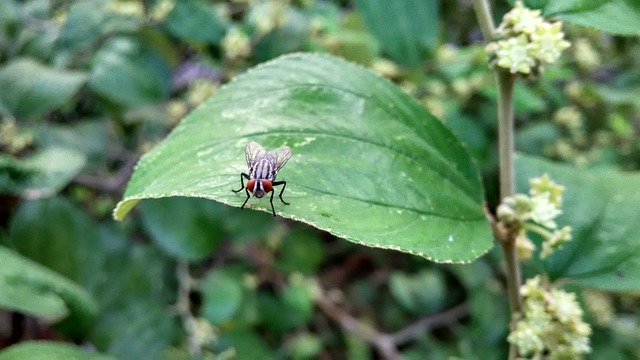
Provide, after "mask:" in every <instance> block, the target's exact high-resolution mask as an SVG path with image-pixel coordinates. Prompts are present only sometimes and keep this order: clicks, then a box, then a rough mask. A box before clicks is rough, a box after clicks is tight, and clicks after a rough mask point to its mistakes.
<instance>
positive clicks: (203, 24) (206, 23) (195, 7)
mask: <svg viewBox="0 0 640 360" xmlns="http://www.w3.org/2000/svg"><path fill="white" fill-rule="evenodd" d="M165 25H166V26H167V30H169V32H170V33H171V34H173V35H175V36H177V37H178V38H181V39H184V40H187V41H195V42H202V43H207V44H216V43H218V42H219V41H220V40H221V39H222V36H224V33H225V30H226V29H225V25H224V23H223V22H222V19H220V17H219V16H218V15H217V14H216V12H215V10H214V9H213V8H212V7H211V6H209V5H207V3H206V2H204V1H200V0H181V1H177V2H176V3H175V6H174V7H173V9H172V10H171V12H170V13H169V14H168V15H167V18H166V23H165Z"/></svg>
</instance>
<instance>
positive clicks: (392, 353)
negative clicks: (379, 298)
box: [316, 298, 469, 360]
mask: <svg viewBox="0 0 640 360" xmlns="http://www.w3.org/2000/svg"><path fill="white" fill-rule="evenodd" d="M316 305H318V307H319V308H320V309H321V310H322V311H323V312H324V313H325V314H326V315H327V316H328V317H330V318H331V319H333V320H334V321H335V322H337V323H338V324H339V325H340V326H341V327H342V328H343V329H344V330H346V331H348V332H350V333H353V334H354V335H356V336H357V337H359V338H361V339H363V340H365V341H366V342H367V343H369V344H370V345H372V346H373V347H375V348H376V349H377V351H378V352H379V353H380V355H381V356H382V357H383V358H384V359H389V360H395V359H400V358H401V356H400V353H399V352H398V348H397V347H398V346H399V345H402V344H404V343H406V342H408V341H410V340H412V339H413V338H415V337H416V336H418V335H419V334H421V333H423V332H425V331H427V330H428V329H432V328H435V327H438V326H442V325H446V324H451V323H453V322H456V321H457V320H458V319H460V318H461V317H463V316H465V315H467V314H468V313H469V307H468V306H467V304H466V303H463V304H460V305H457V306H455V307H453V308H451V309H449V310H446V311H444V312H441V313H438V314H435V315H429V316H427V317H425V318H423V319H420V320H418V321H416V322H415V323H413V324H411V325H409V326H407V327H406V328H404V329H401V330H399V331H397V332H395V333H393V334H387V333H383V332H380V331H378V330H376V329H375V328H373V327H372V326H370V325H367V324H365V323H363V322H362V321H359V320H358V319H356V318H355V317H353V316H351V315H350V314H349V313H347V312H346V311H345V310H343V309H342V308H340V307H339V306H337V305H336V304H334V303H333V302H331V301H330V300H328V299H326V298H320V299H318V300H316Z"/></svg>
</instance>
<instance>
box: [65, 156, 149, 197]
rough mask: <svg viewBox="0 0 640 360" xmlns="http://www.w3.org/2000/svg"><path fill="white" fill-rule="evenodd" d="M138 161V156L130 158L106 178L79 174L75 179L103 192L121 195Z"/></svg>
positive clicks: (81, 183) (78, 182) (76, 181)
mask: <svg viewBox="0 0 640 360" xmlns="http://www.w3.org/2000/svg"><path fill="white" fill-rule="evenodd" d="M137 161H138V159H137V158H134V157H132V158H129V159H128V160H127V162H126V163H125V164H124V165H123V166H122V167H121V168H120V169H119V170H118V172H116V173H115V174H114V175H112V176H110V177H108V178H104V177H100V176H97V175H89V174H78V176H76V177H75V179H73V181H74V182H75V183H76V184H79V185H82V186H86V187H88V188H91V189H94V190H98V191H101V192H105V193H109V194H115V195H120V194H121V193H122V191H123V188H124V185H125V183H126V182H127V180H128V179H129V177H130V176H131V173H132V172H133V168H134V166H135V165H136V162H137Z"/></svg>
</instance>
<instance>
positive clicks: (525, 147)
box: [516, 121, 560, 156]
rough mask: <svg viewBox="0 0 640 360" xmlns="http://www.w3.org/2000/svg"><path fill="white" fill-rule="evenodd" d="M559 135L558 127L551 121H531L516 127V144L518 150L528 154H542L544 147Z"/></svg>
mask: <svg viewBox="0 0 640 360" xmlns="http://www.w3.org/2000/svg"><path fill="white" fill-rule="evenodd" d="M559 137H560V131H559V129H558V127H557V126H556V125H555V124H553V123H551V122H543V121H540V122H532V123H530V124H527V125H525V126H524V127H523V128H521V129H518V132H517V133H516V144H517V148H518V151H522V152H524V153H527V154H529V155H537V156H543V155H544V154H545V149H546V148H547V147H548V146H550V145H552V144H553V143H554V142H555V141H556V140H558V138H559Z"/></svg>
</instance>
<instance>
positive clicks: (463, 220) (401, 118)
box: [114, 54, 492, 262]
mask: <svg viewBox="0 0 640 360" xmlns="http://www.w3.org/2000/svg"><path fill="white" fill-rule="evenodd" d="M250 141H258V142H259V143H261V144H262V145H263V146H265V147H266V148H267V149H272V148H275V147H278V146H282V145H288V146H290V147H291V148H292V151H293V156H292V158H291V160H289V163H288V164H287V165H286V166H285V167H284V168H283V169H282V171H281V172H280V174H279V177H278V179H279V180H285V181H287V188H286V191H285V192H284V195H283V197H284V199H285V200H286V201H288V202H290V203H291V205H288V206H287V205H284V204H282V203H281V202H280V201H279V200H278V199H277V197H276V199H274V206H275V207H276V209H277V210H278V212H279V213H280V214H281V215H283V216H286V217H289V218H292V219H295V220H298V221H302V222H305V223H308V224H311V225H313V226H315V227H317V228H319V229H323V230H327V231H330V232H331V233H332V234H334V235H337V236H339V237H343V238H346V239H347V240H350V241H353V242H356V243H359V244H363V245H368V246H373V247H380V248H386V249H395V250H399V251H404V252H409V253H413V254H418V255H421V256H423V257H426V258H429V259H432V260H434V261H441V262H468V261H471V260H473V259H475V258H477V257H478V256H480V255H482V254H483V253H485V252H486V251H487V250H488V249H489V248H490V247H491V245H492V237H491V233H490V229H489V225H488V223H487V220H486V219H485V216H484V212H483V201H484V200H483V191H482V186H481V182H480V178H479V175H478V171H477V169H476V167H475V165H474V164H473V162H472V160H471V158H470V157H469V155H468V153H467V152H466V150H465V149H464V148H463V147H462V145H461V144H460V143H459V142H458V141H457V139H455V137H454V136H453V135H452V134H451V132H450V131H449V130H448V129H446V128H445V127H444V125H442V123H441V122H440V121H438V120H437V119H435V118H434V117H433V116H431V115H430V114H429V113H428V112H427V111H426V110H425V109H424V108H423V107H422V106H421V105H420V104H418V103H417V102H415V101H414V100H413V99H412V98H411V97H409V96H408V95H406V94H405V93H404V92H403V91H402V90H400V89H399V88H397V87H396V86H394V85H392V84H391V83H389V82H388V81H386V80H384V79H382V78H380V77H378V76H376V75H374V74H372V73H370V72H369V71H366V70H364V69H363V68H360V67H358V66H355V65H353V64H350V63H347V62H345V61H342V60H339V59H336V58H333V57H331V56H327V55H319V54H294V55H289V56H284V57H281V58H279V59H278V60H275V61H272V62H269V63H267V64H265V65H262V66H259V67H257V68H255V69H253V70H252V71H249V72H248V73H246V74H245V75H243V76H239V77H237V78H236V79H235V80H234V81H232V82H231V83H230V84H229V85H227V86H225V87H224V88H222V89H221V90H219V91H218V92H216V93H215V95H214V96H212V97H211V98H210V99H208V100H207V101H206V102H205V103H204V104H203V105H202V106H200V107H199V108H198V109H196V110H194V111H193V112H191V114H190V115H189V116H188V117H187V118H185V119H184V120H183V121H182V123H181V124H180V125H179V126H178V127H177V128H176V129H175V130H174V131H173V132H172V133H171V134H170V135H169V136H168V137H167V139H165V140H164V141H163V142H162V143H161V144H160V145H158V146H157V147H156V148H155V149H153V150H152V151H151V152H149V153H148V154H146V155H145V156H144V157H143V158H142V159H141V160H140V162H139V164H138V165H137V167H136V170H135V171H134V174H133V175H132V178H131V180H130V181H129V184H128V186H127V190H126V192H125V195H124V198H123V200H122V201H121V202H120V203H119V204H118V206H117V207H116V209H115V210H114V216H115V218H116V219H122V218H123V217H124V216H125V215H126V214H127V212H129V211H130V210H131V208H132V207H133V206H134V205H135V204H136V203H137V202H138V201H139V200H140V199H145V198H161V197H171V196H189V197H204V198H209V199H214V200H217V201H219V202H222V203H224V204H228V205H233V206H240V205H241V204H242V203H243V202H244V200H245V196H244V194H243V193H233V192H232V191H231V190H232V189H237V188H239V186H240V184H239V180H240V175H239V174H240V173H241V172H246V171H247V167H246V164H245V156H244V147H245V145H246V144H247V143H248V142H250ZM247 207H255V208H259V209H264V210H266V211H270V205H269V199H265V198H263V199H251V201H249V203H248V206H247Z"/></svg>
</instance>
